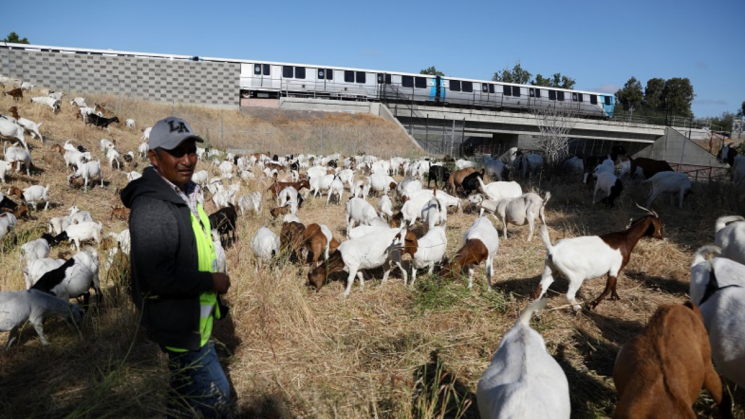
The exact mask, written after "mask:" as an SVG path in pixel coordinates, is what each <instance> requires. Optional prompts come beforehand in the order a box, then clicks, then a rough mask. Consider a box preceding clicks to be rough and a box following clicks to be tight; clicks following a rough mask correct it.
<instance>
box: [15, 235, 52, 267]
mask: <svg viewBox="0 0 745 419" xmlns="http://www.w3.org/2000/svg"><path fill="white" fill-rule="evenodd" d="M21 255H22V256H23V257H25V259H26V266H29V265H30V264H31V262H33V261H35V260H37V259H44V258H46V257H48V256H49V242H47V241H46V240H45V239H43V238H41V239H36V240H32V241H30V242H27V243H24V244H23V246H21V254H19V255H18V258H19V259H20V258H21V257H22V256H21ZM19 263H20V262H19Z"/></svg>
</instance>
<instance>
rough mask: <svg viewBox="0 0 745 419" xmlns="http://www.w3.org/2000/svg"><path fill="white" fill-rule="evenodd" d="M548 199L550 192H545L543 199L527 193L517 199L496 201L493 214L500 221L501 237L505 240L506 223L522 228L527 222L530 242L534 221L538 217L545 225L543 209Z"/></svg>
mask: <svg viewBox="0 0 745 419" xmlns="http://www.w3.org/2000/svg"><path fill="white" fill-rule="evenodd" d="M549 199H551V192H546V196H545V197H544V198H541V197H540V196H539V195H538V194H536V193H533V192H528V193H526V194H523V195H521V196H519V197H517V198H511V199H510V198H505V199H502V200H500V201H498V203H497V208H496V211H495V214H497V215H499V219H500V220H502V236H503V237H504V238H505V239H506V238H507V224H508V223H509V224H514V225H517V226H523V225H525V223H526V222H527V223H528V226H529V227H530V232H529V233H528V241H531V239H532V238H533V223H534V222H535V219H536V218H537V217H539V216H540V217H541V221H543V224H544V225H545V224H546V215H545V213H544V209H545V208H546V204H547V203H548V200H549Z"/></svg>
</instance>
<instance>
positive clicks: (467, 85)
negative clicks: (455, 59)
mask: <svg viewBox="0 0 745 419" xmlns="http://www.w3.org/2000/svg"><path fill="white" fill-rule="evenodd" d="M461 87H462V88H463V91H464V92H468V93H471V92H473V82H472V81H464V82H463V83H461Z"/></svg>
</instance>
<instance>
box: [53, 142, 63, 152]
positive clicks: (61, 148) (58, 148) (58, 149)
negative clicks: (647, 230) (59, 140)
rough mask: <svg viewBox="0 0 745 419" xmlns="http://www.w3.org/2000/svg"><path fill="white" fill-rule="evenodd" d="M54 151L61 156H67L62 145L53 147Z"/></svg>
mask: <svg viewBox="0 0 745 419" xmlns="http://www.w3.org/2000/svg"><path fill="white" fill-rule="evenodd" d="M52 151H57V152H59V153H60V154H65V149H64V148H63V147H62V146H61V145H59V144H54V145H53V146H52Z"/></svg>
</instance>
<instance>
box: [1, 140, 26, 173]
mask: <svg viewBox="0 0 745 419" xmlns="http://www.w3.org/2000/svg"><path fill="white" fill-rule="evenodd" d="M5 163H7V164H8V165H9V166H12V165H13V164H14V163H15V164H16V173H18V172H19V171H20V170H21V165H23V166H24V167H25V168H26V176H31V154H30V153H29V152H28V151H27V150H24V149H22V148H20V147H15V146H11V147H8V148H7V149H6V150H5Z"/></svg>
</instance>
